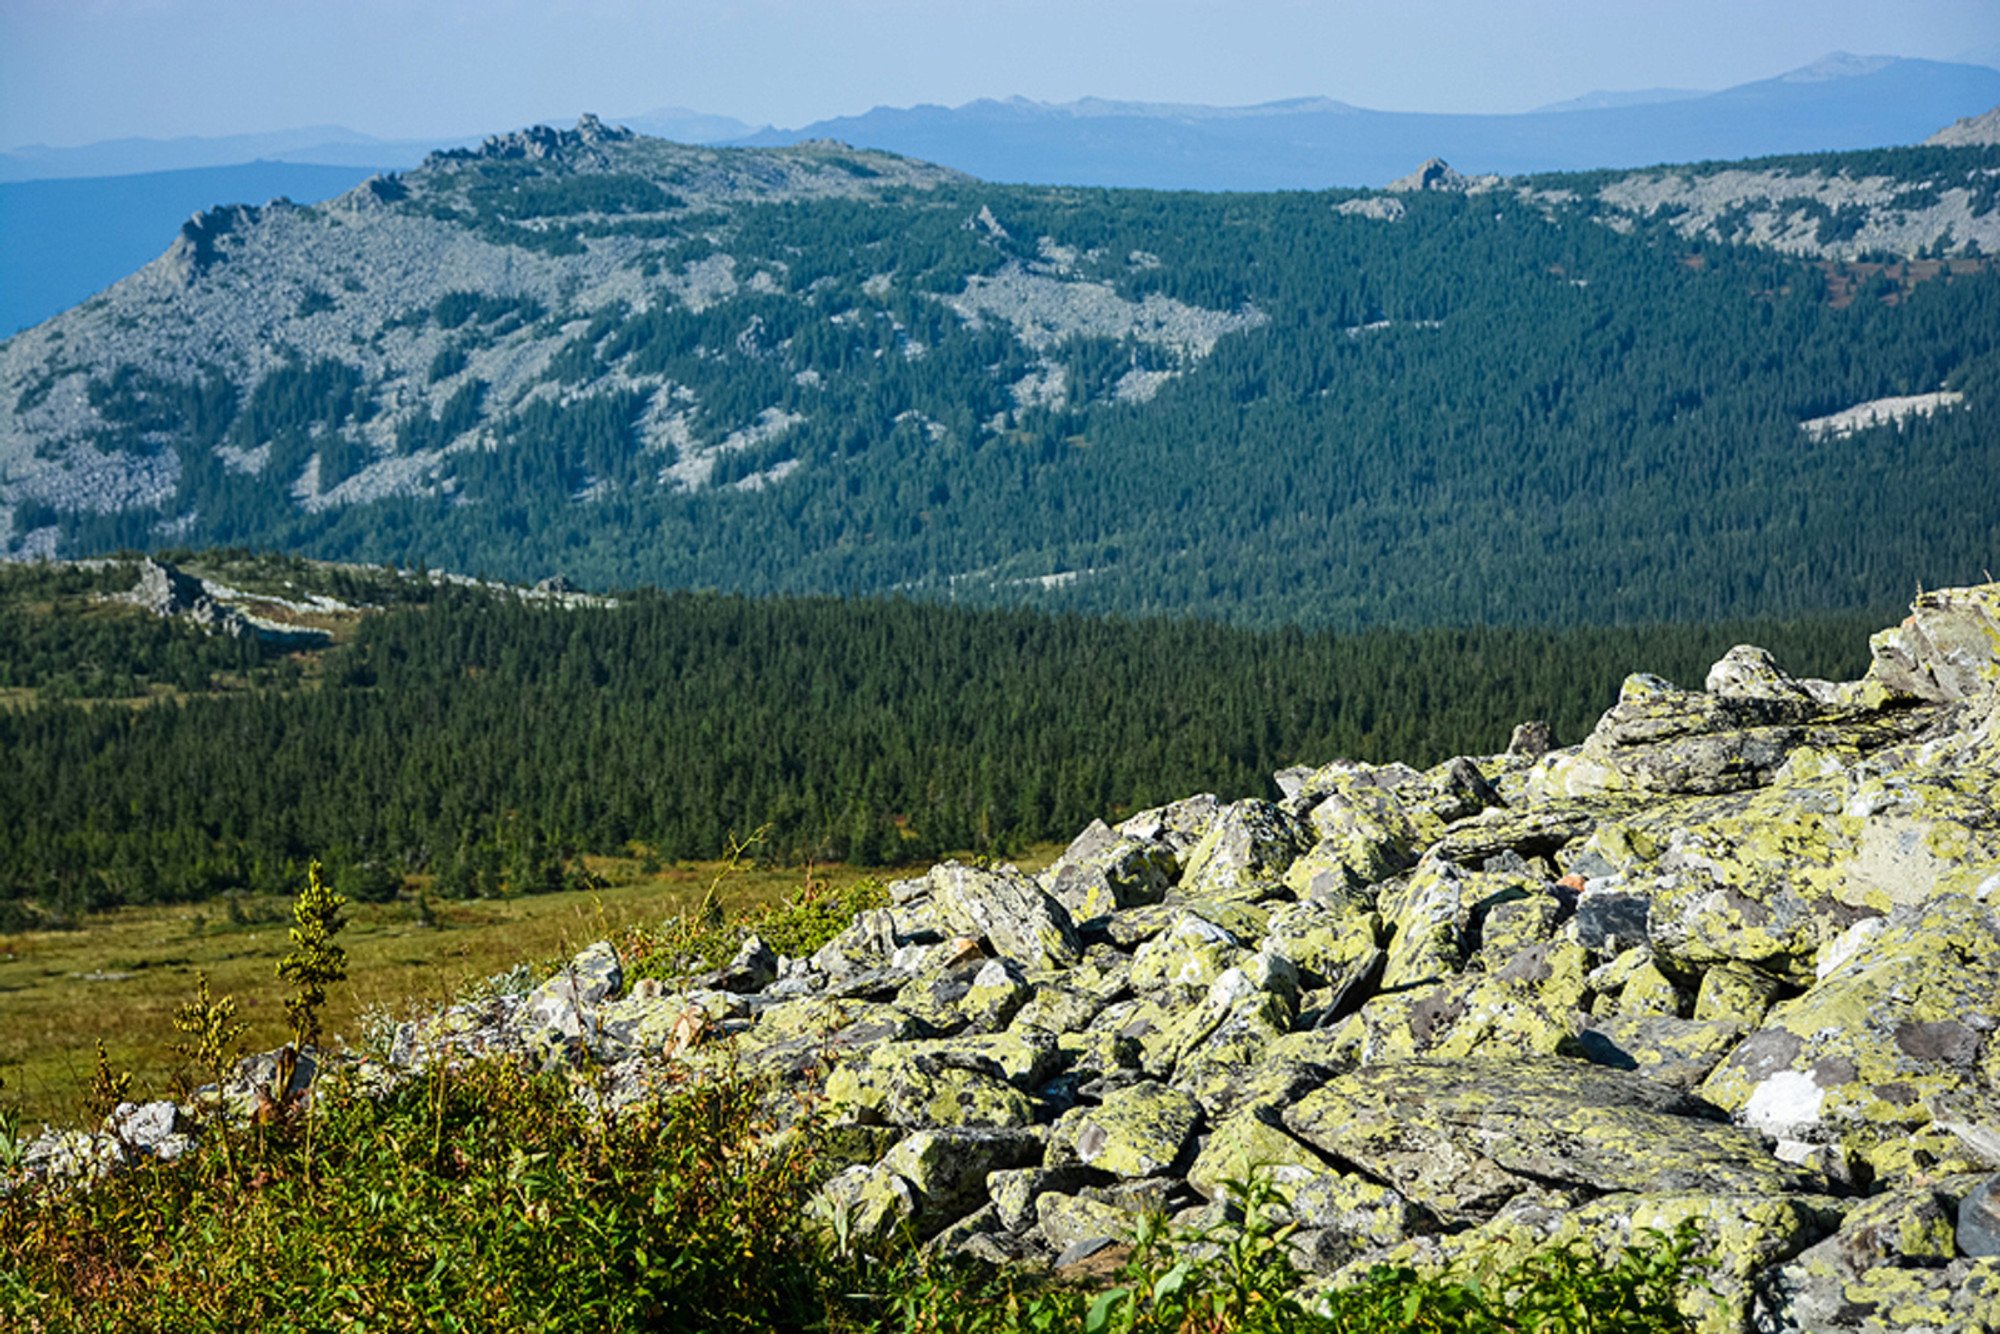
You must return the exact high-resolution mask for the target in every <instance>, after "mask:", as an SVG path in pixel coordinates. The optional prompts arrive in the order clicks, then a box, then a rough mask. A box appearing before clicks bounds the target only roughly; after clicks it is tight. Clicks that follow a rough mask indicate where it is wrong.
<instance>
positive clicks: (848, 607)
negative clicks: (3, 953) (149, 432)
mask: <svg viewBox="0 0 2000 1334" xmlns="http://www.w3.org/2000/svg"><path fill="white" fill-rule="evenodd" d="M175 554H176V556H177V558H180V559H191V560H192V562H193V564H192V568H198V569H203V570H206V571H208V572H210V573H211V574H213V572H215V571H221V573H222V575H223V576H224V577H225V578H226V579H227V580H228V581H229V582H230V583H231V584H248V583H251V582H254V581H255V580H256V579H258V578H260V577H261V578H263V579H264V580H266V581H267V582H269V581H272V580H274V579H277V578H278V577H279V576H282V577H283V579H284V581H285V583H286V586H287V587H290V588H291V590H292V592H293V595H294V596H298V597H303V596H305V594H306V592H307V591H313V592H317V593H319V594H321V595H322V596H324V597H327V598H330V599H332V600H333V601H334V602H339V603H340V604H341V605H352V606H366V607H368V608H370V610H369V611H368V612H367V613H366V614H365V615H361V616H360V617H359V618H358V620H356V621H355V623H354V625H353V628H352V630H351V632H344V633H343V634H341V635H340V636H339V637H338V638H339V640H340V642H336V643H335V644H334V645H333V646H332V647H329V648H326V649H324V650H314V651H298V650H293V649H281V648H277V647H274V646H272V645H270V644H267V643H264V642H262V641H259V640H257V639H255V638H250V637H245V638H235V639H232V638H226V637H221V636H217V635H214V634H211V633H210V632H208V631H205V630H203V629H201V628H200V627H197V626H194V625H191V624H189V623H188V622H187V621H185V620H182V619H161V618H158V617H155V616H152V615H150V614H148V613H147V612H145V611H143V610H141V609H140V608H138V607H134V606H131V605H129V604H122V603H118V602H115V601H112V600H109V599H108V598H107V595H110V594H118V593H122V592H123V591H124V590H126V589H129V588H130V587H131V586H132V584H133V580H134V577H135V573H136V570H137V566H136V563H134V562H131V561H111V562H106V563H103V564H101V565H98V566H97V567H95V568H78V567H63V566H43V565H24V566H13V567H0V701H4V702H5V705H6V706H5V707H0V757H4V763H0V926H4V927H6V928H8V929H20V928H23V927H28V926H35V925H50V924H58V923H61V922H63V921H67V920H71V919H73V918H74V917H75V916H77V915H78V914H80V913H82V912H85V911H88V910H92V909H98V908H104V907H109V906H114V905H117V904H121V903H147V902H161V901H182V900H199V899H204V898H209V897H213V896H216V895H234V894H240V893H284V892H288V891H289V890H290V889H291V888H292V887H294V886H295V885H296V883H297V882H298V880H299V877H300V875H301V874H302V873H303V867H304V865H305V864H306V862H308V861H309V860H311V859H313V858H324V859H325V860H326V861H327V862H328V864H329V865H330V867H331V868H333V870H332V873H333V874H334V875H336V876H337V877H338V881H339V883H340V884H341V885H342V886H343V887H344V888H345V889H346V890H347V891H348V892H350V893H352V894H354V895H355V896H357V897H362V898H369V897H378V898H379V897H387V896H391V895H394V894H396V893H397V892H399V890H400V889H401V888H402V887H403V885H404V884H405V880H404V877H405V876H406V875H407V876H421V877H425V879H424V880H422V881H421V883H422V884H423V885H424V886H425V887H426V888H427V889H428V891H429V892H432V893H435V894H439V895H444V896H454V895H457V896H482V895H501V894H515V893H533V892H538V891H540V890H545V889H553V888H560V887H564V886H565V885H574V884H575V883H577V878H578V877H579V876H580V875H581V874H582V871H581V868H580V865H579V863H578V861H577V857H578V854H580V853H582V852H617V853H621V854H624V855H627V856H641V857H650V858H653V859H657V860H661V861H667V862H671V861H673V860H676V859H687V858H708V857H715V856H719V855H722V854H723V853H725V852H726V851H727V850H728V848H729V846H730V845H731V842H732V840H735V841H738V842H741V841H743V840H746V839H749V838H750V837H751V836H752V835H753V834H755V833H757V831H759V830H762V831H763V836H762V838H761V840H760V841H759V842H758V843H757V845H756V848H757V855H759V856H762V857H766V858H772V859H777V860H781V861H784V860H793V861H796V860H801V859H806V858H815V859H821V860H825V859H840V860H846V861H850V862H859V863H864V864H882V863H903V862H914V861H919V860H922V859H926V858H937V857H940V856H943V855H945V854H946V853H950V852H960V853H971V854H976V855H988V856H1000V855H1005V854H1007V853H1008V852H1009V851H1011V850H1013V849H1015V848H1017V847H1019V846H1020V845H1021V844H1022V843H1024V842H1026V841H1031V840H1053V839H1067V838H1069V837H1070V836H1072V835H1074V834H1075V833H1076V832H1077V831H1078V830H1079V829H1081V828H1082V827H1083V826H1085V825H1086V824H1088V823H1089V822H1090V821H1091V820H1093V819H1096V818H1106V819H1112V820H1115V819H1117V818H1119V817H1120V816H1121V815H1124V814H1128V813H1131V812H1133V811H1136V810H1139V809H1142V808H1144V807H1146V806H1149V805H1153V804H1158V803H1161V802H1165V801H1169V800H1173V799H1176V798H1179V797H1183V796H1186V795H1189V794H1190V793H1194V792H1198V791H1212V792H1215V793H1217V794H1218V795H1221V796H1223V797H1225V798H1235V797H1243V796H1266V797H1268V796H1271V795H1273V794H1274V790H1273V788H1272V785H1271V778H1270V775H1271V774H1272V773H1273V772H1274V771H1276V770H1277V769H1280V768H1283V767H1286V766H1289V765H1293V764H1308V765H1319V764H1323V763H1326V762H1328V761H1331V760H1333V759H1336V758H1343V757H1345V758H1355V759H1367V760H1373V761H1378V762H1385V761H1388V760H1391V759H1401V760H1404V761H1407V762H1411V763H1436V762H1440V761H1443V760H1444V759H1446V758H1448V757H1450V756H1451V755H1453V754H1456V753H1464V752H1468V751H1469V752H1474V753H1481V752H1492V751H1497V750H1499V749H1501V748H1502V747H1504V746H1505V745H1506V743H1507V740H1508V731H1509V729H1510V728H1511V727H1512V725H1513V724H1514V723H1515V722H1518V721H1525V720H1528V719H1546V720H1548V721H1549V722H1550V723H1551V724H1552V725H1553V727H1554V730H1555V733H1556V736H1557V739H1558V740H1559V741H1563V742H1571V743H1573V742H1575V741H1577V740H1580V739H1581V738H1582V736H1583V734H1584V733H1585V732H1586V731H1587V730H1588V729H1589V727H1590V726H1591V724H1592V723H1593V722H1594V721H1595V719H1596V717H1597V715H1598V714H1599V713H1600V712H1601V711H1602V710H1603V709H1604V708H1606V707H1608V706H1609V705H1610V703H1611V702H1613V700H1615V698H1616V696H1617V691H1618V685H1619V682H1620V680H1621V679H1622V678H1623V677H1624V675H1625V674H1627V673H1628V672H1632V671H1638V670H1645V671H1653V672H1659V673H1662V674H1666V675H1668V676H1670V677H1674V678H1677V679H1679V680H1680V681H1681V682H1682V683H1683V684H1695V685H1698V684H1700V681H1701V678H1702V674H1703V673H1704V672H1705V670H1706V668H1707V666H1708V664H1709V663H1710V662H1712V661H1713V660H1714V659H1715V658H1717V657H1719V656H1720V655H1721V654H1722V652H1723V651H1724V650H1726V649H1727V648H1729V647H1730V646H1731V645H1732V644H1736V643H1739V642H1754V643H1757V644H1760V645H1762V646H1764V647H1767V648H1769V649H1771V650H1772V651H1773V652H1774V653H1775V654H1776V655H1777V656H1778V658H1779V660H1780V661H1781V662H1783V663H1784V664H1785V665H1786V666H1787V667H1788V668H1789V669H1790V670H1792V671H1794V672H1795V673H1798V674H1801V675H1823V676H1829V677H1834V678H1852V677H1854V676H1857V675H1859V674H1860V672H1861V671H1862V670H1863V668H1864V667H1865V665H1866V637H1867V634H1868V632H1869V631H1870V630H1871V629H1872V628H1874V627H1875V626H1876V625H1879V624H1880V623H1882V621H1883V620H1884V619H1885V618H1884V614H1883V613H1882V612H1880V611H1876V612H1873V613H1865V614H1862V615H1859V616H1855V617H1821V618H1817V619H1811V620H1802V621H1793V622H1784V623H1780V622H1730V623H1719V624H1703V625H1654V626H1635V627H1625V628H1615V629H1614V628H1586V629H1571V630H1563V631H1549V630H1530V629H1522V628H1518V627H1514V628H1507V627H1489V628H1473V629H1432V630H1388V629H1379V630H1372V631H1367V632H1361V633H1355V634H1336V633H1333V632H1328V631H1313V632H1307V631H1303V630H1300V629H1297V628H1287V629H1282V630H1276V631H1251V630H1245V629H1240V628H1231V627H1226V626H1221V625H1217V624H1214V623H1210V622H1203V621H1197V620H1190V619H1181V620H1174V619H1149V620H1121V619H1116V618H1110V619H1105V618H1089V617H1082V616H1074V615H1056V614H1050V613H1045V612H1039V611H1033V610H1018V609H1017V610H976V609H964V608H952V607H944V606H939V605H936V604H930V603H923V602H917V601H910V600H902V599H886V600H884V599H838V598H788V597H779V598H769V599H750V598H744V597H739V596H726V595H719V594H705V593H662V592H657V591H649V590H640V591H635V592H629V593H621V594H620V595H618V598H617V600H616V602H615V604H614V605H578V606H572V607H569V608H567V609H565V608H563V607H559V606H554V605H550V604H549V603H547V602H546V601H537V600H535V599H534V598H532V597H527V596H523V595H522V594H521V592H520V590H507V589H502V588H495V587H472V586H466V585H464V584H462V583H450V582H445V581H441V580H438V579H435V578H433V577H431V576H429V575H427V574H422V573H418V572H414V571H401V572H398V571H385V570H381V569H374V570H362V569H349V568H345V567H339V566H330V567H329V566H320V565H312V564H308V563H307V562H304V561H299V560H297V559H295V558H285V557H268V556H267V557H258V556H252V555H250V554H249V553H246V552H235V553H228V552H224V553H214V552H211V553H206V554H196V553H175Z"/></svg>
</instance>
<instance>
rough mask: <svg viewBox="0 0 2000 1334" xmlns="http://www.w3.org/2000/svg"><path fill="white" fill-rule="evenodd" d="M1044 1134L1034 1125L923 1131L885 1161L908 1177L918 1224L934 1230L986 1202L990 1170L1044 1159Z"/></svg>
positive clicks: (899, 1145)
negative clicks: (914, 1200) (1010, 1127)
mask: <svg viewBox="0 0 2000 1334" xmlns="http://www.w3.org/2000/svg"><path fill="white" fill-rule="evenodd" d="M1044 1139H1045V1135H1044V1133H1043V1132H1040V1131H1038V1130H1035V1129H1031V1128H1013V1129H1004V1130H967V1129H956V1130H919V1131H916V1132H914V1133H912V1134H910V1135H908V1136H906V1137H904V1138H903V1139H901V1140H899V1141H898V1142H897V1143H896V1145H895V1147H893V1148H891V1149H890V1150H889V1151H888V1153H886V1154H884V1155H883V1157H882V1162H881V1165H882V1167H884V1168H885V1169H887V1170H889V1171H891V1172H894V1173H896V1174H897V1175H898V1176H900V1177H902V1178H903V1180H905V1181H907V1182H909V1184H910V1186H911V1187H912V1189H913V1190H914V1192H915V1196H916V1205H917V1207H916V1210H915V1212H914V1218H915V1222H916V1226H917V1229H918V1231H919V1232H920V1233H924V1234H929V1233H934V1232H936V1231H938V1230H939V1229H940V1228H942V1227H944V1226H945V1225H946V1224H947V1223H950V1222H952V1221H954V1220H956V1219H959V1218H962V1217H964V1216H965V1215H966V1214H969V1213H971V1212H972V1211H973V1210H974V1209H977V1208H979V1207H980V1206H981V1205H982V1204H985V1203H986V1202H987V1194H986V1178H987V1174H988V1173H990V1172H998V1171H1003V1170H1006V1169H1009V1168H1021V1167H1028V1166H1030V1165H1031V1164H1033V1163H1036V1162H1039V1161H1040V1160H1041V1157H1042V1153H1043V1141H1044Z"/></svg>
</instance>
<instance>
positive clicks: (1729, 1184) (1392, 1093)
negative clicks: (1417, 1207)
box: [1284, 1057, 1826, 1220]
mask: <svg viewBox="0 0 2000 1334" xmlns="http://www.w3.org/2000/svg"><path fill="white" fill-rule="evenodd" d="M1704 1110H1705V1109H1704V1107H1703V1105H1702V1104H1700V1103H1699V1102H1697V1101H1695V1100H1694V1099H1692V1098H1691V1097H1690V1096H1689V1095H1687V1094H1686V1093H1683V1092H1681V1091H1680V1090H1678V1089H1675V1088H1673V1087H1672V1086H1671V1085H1667V1084H1662V1083H1657V1082H1655V1081H1653V1080H1649V1079H1646V1078H1644V1077H1642V1076H1639V1075H1635V1074H1629V1073H1626V1072H1623V1071H1614V1070H1608V1069H1604V1068H1602V1067H1599V1066H1594V1065H1589V1064H1585V1063H1583V1062H1579V1061H1572V1060H1565V1059H1562V1058H1560V1057H1541V1058H1521V1059H1496V1060H1477V1059H1475V1060H1457V1061H1445V1060H1415V1061H1387V1062H1384V1063H1382V1064H1379V1065H1371V1066H1364V1067H1362V1068H1361V1069H1358V1070H1353V1071H1350V1072H1348V1073H1347V1074H1344V1075H1341V1076H1339V1077H1338V1078H1336V1079H1334V1080H1332V1081H1331V1082H1330V1083H1328V1084H1327V1085H1326V1087H1324V1088H1322V1089H1320V1090H1319V1091H1318V1092H1317V1093H1314V1094H1311V1095H1310V1096H1308V1097H1307V1098H1305V1099H1304V1100H1303V1101H1301V1102H1300V1103H1299V1104H1298V1105H1297V1106H1295V1107H1293V1108H1291V1109H1290V1110H1288V1111H1287V1112H1286V1113H1285V1117H1284V1120H1285V1125H1286V1126H1287V1128H1289V1129H1290V1130H1291V1131H1292V1132H1293V1133H1294V1134H1296V1135H1298V1136H1299V1138H1301V1139H1303V1140H1304V1141H1306V1142H1307V1143H1308V1144H1311V1145H1312V1146H1314V1147H1315V1148H1317V1149H1319V1150H1320V1151H1321V1152H1322V1153H1325V1154H1327V1155H1328V1156H1329V1157H1331V1158H1333V1159H1336V1160H1338V1161H1342V1162H1347V1163H1352V1164H1354V1165H1355V1166H1357V1167H1359V1168H1361V1169H1362V1170H1363V1171H1365V1172H1367V1173H1368V1175H1369V1176H1371V1177H1373V1178H1375V1179H1376V1180H1379V1181H1384V1182H1387V1183H1389V1184H1390V1185H1392V1186H1394V1187H1395V1188H1396V1189H1397V1190H1399V1191H1401V1192H1402V1193H1403V1194H1404V1195H1405V1196H1407V1197H1408V1198H1410V1199H1411V1200H1413V1201H1415V1202H1417V1203H1419V1204H1422V1205H1424V1206H1426V1207H1428V1208H1430V1209H1431V1210H1433V1211H1434V1212H1436V1213H1437V1214H1438V1215H1439V1216H1440V1217H1443V1218H1448V1219H1463V1220H1477V1219H1479V1218H1482V1217H1490V1216H1491V1215H1492V1213H1493V1212H1494V1211H1495V1210H1497V1209H1498V1208H1499V1206H1500V1205H1502V1204H1504V1203H1505V1202H1506V1201H1507V1200H1509V1199H1511V1198H1512V1197H1514V1196H1515V1195H1518V1194H1520V1193H1521V1192H1522V1191H1524V1190H1527V1189H1529V1188H1530V1186H1531V1185H1533V1184H1535V1183H1544V1182H1560V1183H1566V1184H1568V1185H1571V1186H1574V1187H1577V1188H1580V1189H1582V1190H1583V1191H1585V1192H1587V1193H1588V1194H1605V1193H1610V1192H1614V1191H1654V1192H1658V1191H1670V1192H1680V1193H1696V1192H1702V1193H1711V1194H1723V1195H1728V1194H1744V1193H1752V1194H1759V1193H1763V1194H1783V1193H1788V1192H1802V1191H1804V1192H1816V1191H1821V1190H1823V1189H1824V1188H1825V1184H1826V1183H1825V1182H1824V1180H1823V1179H1821V1178H1819V1177H1818V1176H1817V1175H1815V1174H1813V1173H1810V1172H1806V1171H1803V1170H1801V1169H1798V1168H1795V1167H1792V1166H1790V1165H1789V1164H1785V1163H1781V1162H1779V1161H1777V1160H1776V1159H1774V1158H1772V1157H1771V1155H1770V1154H1769V1152H1768V1151H1766V1149H1765V1148H1764V1145H1763V1143H1762V1141H1761V1140H1760V1139H1759V1138H1758V1136H1757V1135H1756V1134H1755V1133H1754V1132H1752V1131H1748V1130H1744V1129H1740V1128H1738V1127H1735V1126H1731V1125H1726V1124H1721V1123H1718V1122H1715V1121H1712V1120H1707V1119H1703V1117H1702V1112H1703V1111H1704Z"/></svg>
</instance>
